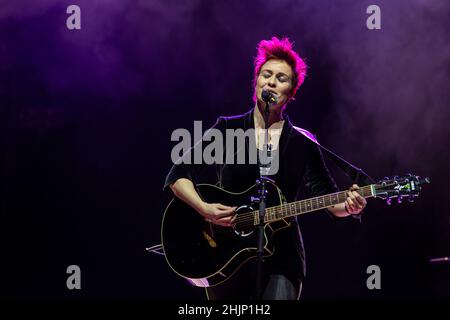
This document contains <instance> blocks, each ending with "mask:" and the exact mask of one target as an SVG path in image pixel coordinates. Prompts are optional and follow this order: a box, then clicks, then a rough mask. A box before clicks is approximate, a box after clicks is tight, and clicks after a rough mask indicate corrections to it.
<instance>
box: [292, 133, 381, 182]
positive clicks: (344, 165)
mask: <svg viewBox="0 0 450 320" xmlns="http://www.w3.org/2000/svg"><path fill="white" fill-rule="evenodd" d="M294 128H295V129H296V130H297V131H298V132H300V133H301V134H303V135H304V136H305V137H306V138H307V139H309V140H311V141H312V142H314V143H315V144H316V145H318V146H319V147H320V148H321V149H322V150H324V151H325V153H326V154H327V155H328V156H329V157H330V158H331V160H333V162H334V163H335V164H336V165H337V166H338V167H339V168H340V169H341V170H342V171H343V172H344V173H345V175H346V176H347V177H349V178H350V179H351V180H352V181H353V182H354V183H356V184H358V185H360V186H365V185H369V184H372V183H375V180H373V179H372V178H371V177H370V176H369V175H368V174H367V173H365V172H364V171H363V170H362V169H361V168H358V167H356V166H354V165H353V164H351V163H350V162H348V161H346V160H345V159H343V158H342V157H340V156H338V155H337V154H335V153H334V152H333V151H331V150H329V149H327V148H325V147H324V146H322V145H321V144H320V143H319V142H318V141H317V139H316V137H315V136H314V135H313V134H312V133H311V132H309V131H307V130H305V129H302V128H299V127H294Z"/></svg>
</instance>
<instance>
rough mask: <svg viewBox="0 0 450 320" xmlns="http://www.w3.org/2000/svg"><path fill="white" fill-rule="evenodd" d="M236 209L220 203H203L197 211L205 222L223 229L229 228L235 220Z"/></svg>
mask: <svg viewBox="0 0 450 320" xmlns="http://www.w3.org/2000/svg"><path fill="white" fill-rule="evenodd" d="M235 210H236V207H229V206H225V205H223V204H221V203H207V202H203V203H202V205H201V206H200V208H199V209H198V210H197V211H198V212H199V213H200V214H201V215H202V216H203V217H205V219H206V221H208V222H211V223H214V224H217V225H219V226H223V227H231V226H232V225H233V224H234V220H235Z"/></svg>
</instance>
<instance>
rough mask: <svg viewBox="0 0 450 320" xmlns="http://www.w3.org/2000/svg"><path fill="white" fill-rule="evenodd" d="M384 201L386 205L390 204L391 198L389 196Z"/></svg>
mask: <svg viewBox="0 0 450 320" xmlns="http://www.w3.org/2000/svg"><path fill="white" fill-rule="evenodd" d="M386 203H387V205H388V206H390V205H391V203H392V199H391V198H387V199H386Z"/></svg>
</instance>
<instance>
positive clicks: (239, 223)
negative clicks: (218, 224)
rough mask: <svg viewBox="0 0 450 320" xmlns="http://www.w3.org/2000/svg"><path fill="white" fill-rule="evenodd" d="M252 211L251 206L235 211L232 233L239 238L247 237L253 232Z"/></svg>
mask: <svg viewBox="0 0 450 320" xmlns="http://www.w3.org/2000/svg"><path fill="white" fill-rule="evenodd" d="M253 213H254V209H253V208H252V207H251V206H241V207H239V208H237V209H236V220H235V224H234V226H233V230H234V232H235V233H236V234H237V235H238V236H240V237H247V236H249V235H251V234H252V233H253V232H254V231H255V225H254V214H253Z"/></svg>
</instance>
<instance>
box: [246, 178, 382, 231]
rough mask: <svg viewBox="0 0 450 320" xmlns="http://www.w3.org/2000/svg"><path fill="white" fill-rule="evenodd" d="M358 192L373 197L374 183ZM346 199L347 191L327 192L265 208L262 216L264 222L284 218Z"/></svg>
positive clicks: (323, 207) (256, 219)
mask: <svg viewBox="0 0 450 320" xmlns="http://www.w3.org/2000/svg"><path fill="white" fill-rule="evenodd" d="M358 193H359V194H360V195H361V196H363V197H364V198H369V197H373V196H374V195H375V185H373V184H372V185H368V186H364V187H362V188H360V189H358ZM346 199H347V191H340V192H336V193H331V194H327V195H324V196H319V197H314V198H310V199H305V200H300V201H296V202H291V203H286V204H282V205H279V206H275V207H270V208H267V209H266V214H265V217H264V222H265V223H270V222H274V221H277V220H281V219H284V218H289V217H293V216H298V215H301V214H304V213H307V212H312V211H317V210H322V209H325V208H328V207H331V206H334V205H337V204H339V203H343V202H345V200H346ZM254 215H255V217H254V223H255V225H258V224H259V212H258V211H255V212H254Z"/></svg>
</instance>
